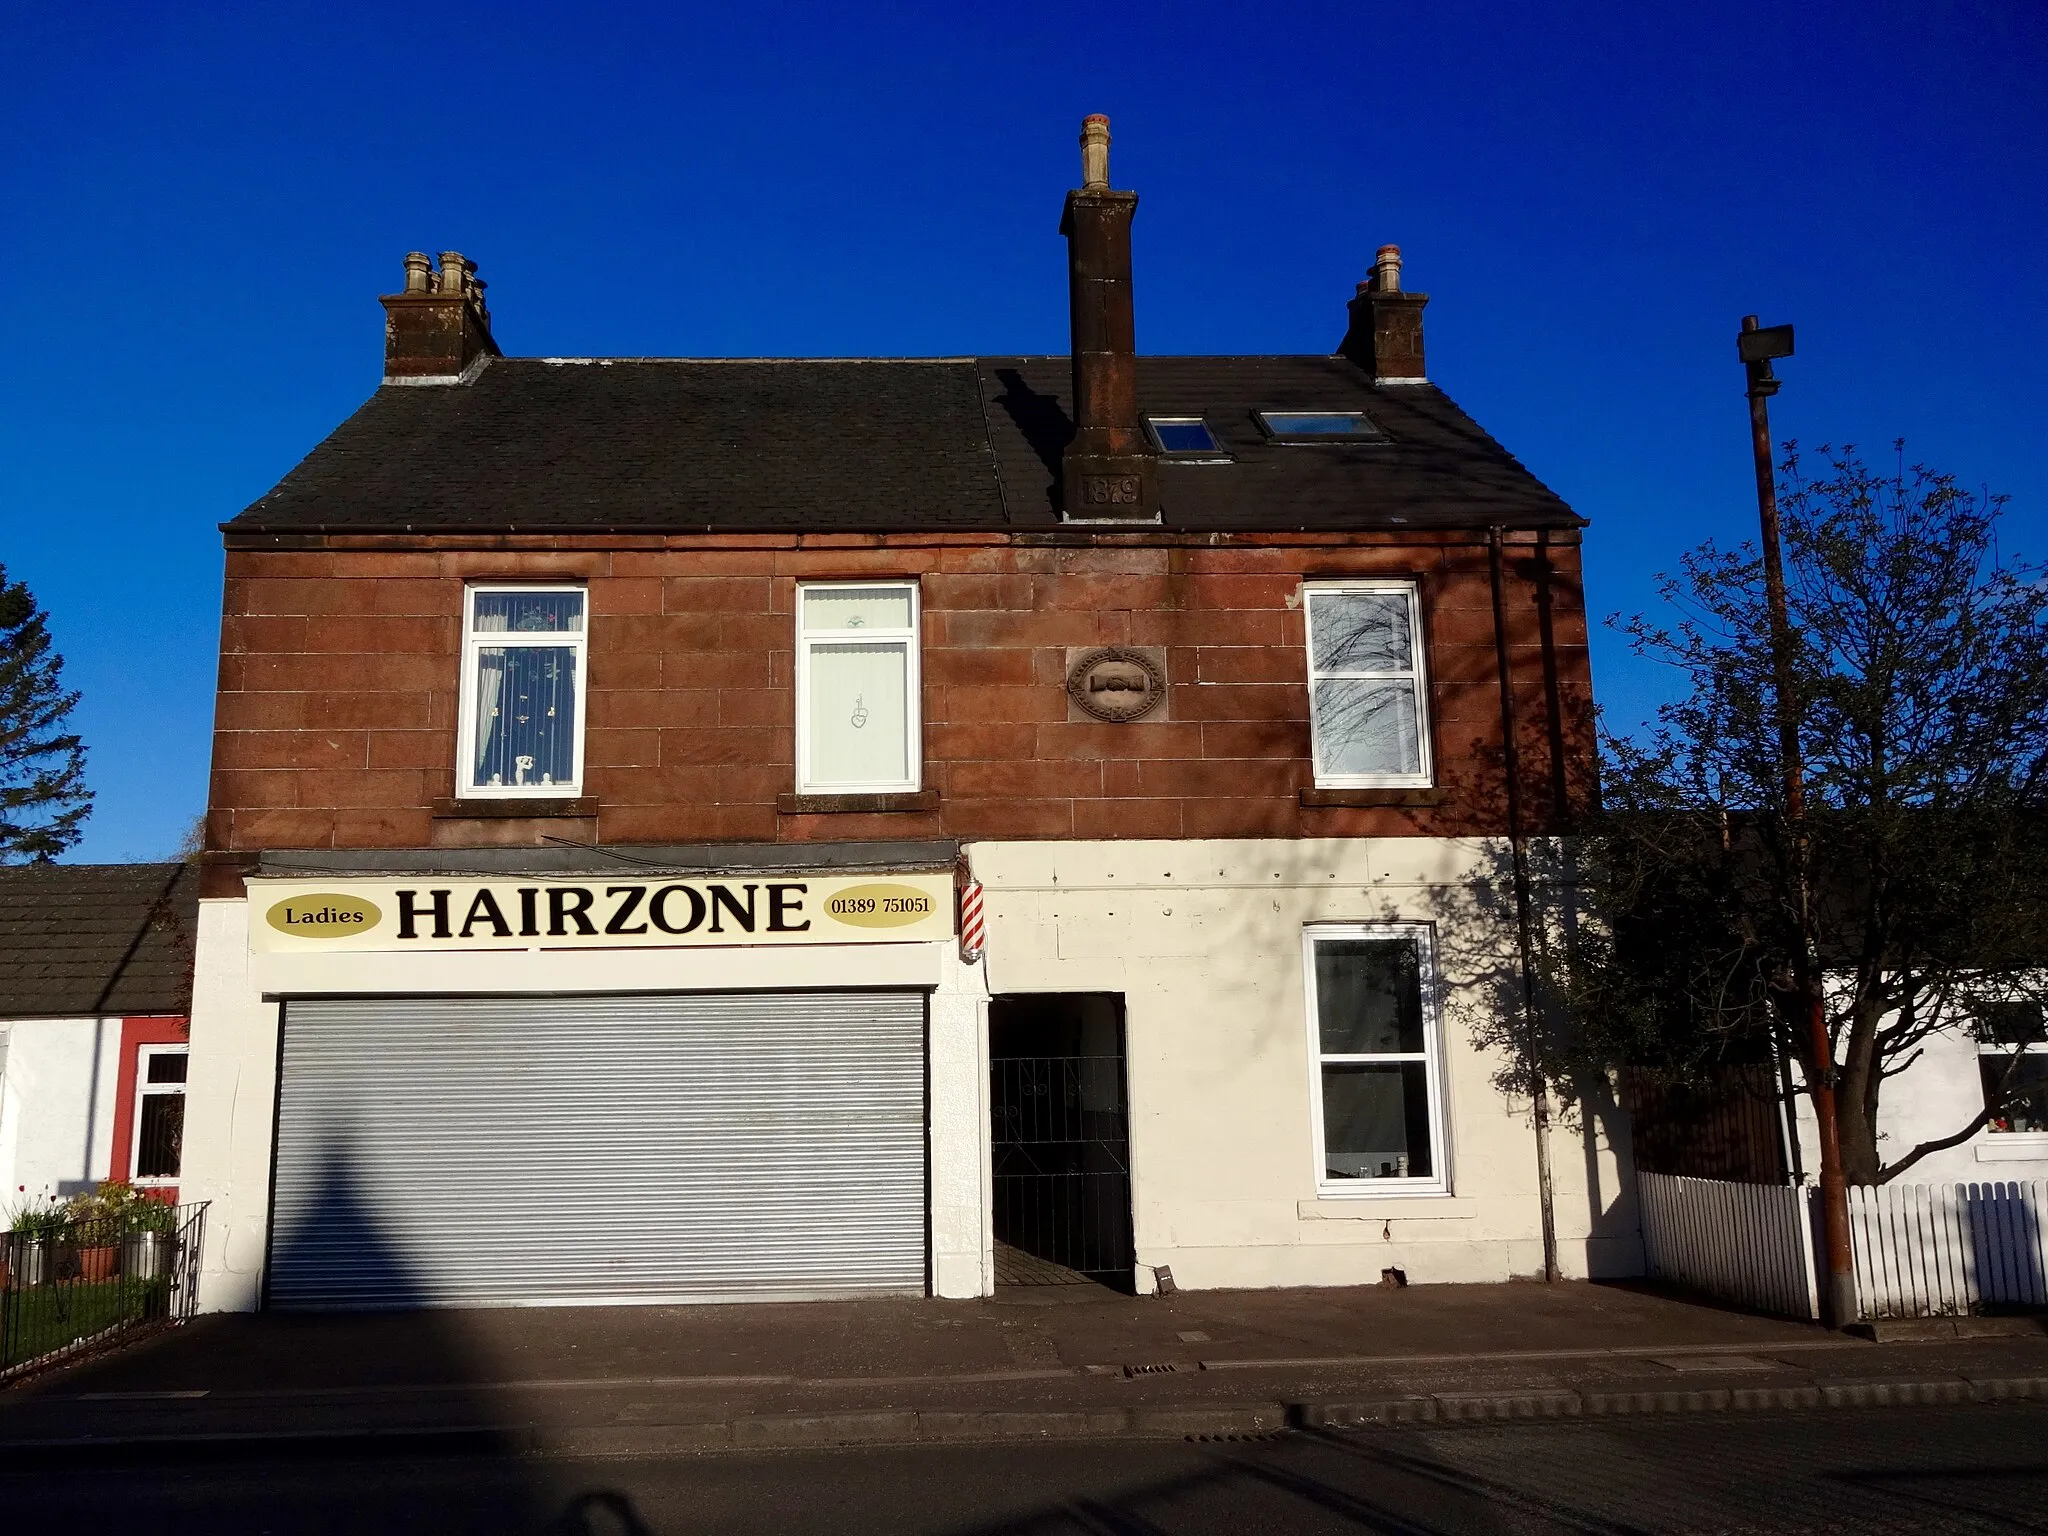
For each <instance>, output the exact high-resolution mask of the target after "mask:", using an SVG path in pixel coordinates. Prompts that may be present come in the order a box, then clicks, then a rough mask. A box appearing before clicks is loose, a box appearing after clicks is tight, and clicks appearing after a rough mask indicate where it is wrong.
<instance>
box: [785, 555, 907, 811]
mask: <svg viewBox="0 0 2048 1536" xmlns="http://www.w3.org/2000/svg"><path fill="white" fill-rule="evenodd" d="M917 620H918V613H917V585H916V583H915V582H862V583H859V584H854V583H840V582H835V583H832V584H830V585H805V586H801V587H799V588H798V589H797V647H796V692H797V706H796V761H797V769H796V778H797V792H798V793H799V794H828V795H829V794H877V793H893V792H906V791H915V790H917V789H918V788H919V787H920V780H921V775H922V773H923V768H924V761H923V758H924V754H923V752H922V750H921V747H920V743H921V740H922V733H921V729H920V726H919V713H920V712H919V707H918V705H919V681H918V634H917Z"/></svg>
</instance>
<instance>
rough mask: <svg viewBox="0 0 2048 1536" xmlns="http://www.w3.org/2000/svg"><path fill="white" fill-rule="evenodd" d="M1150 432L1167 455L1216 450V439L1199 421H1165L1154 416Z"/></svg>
mask: <svg viewBox="0 0 2048 1536" xmlns="http://www.w3.org/2000/svg"><path fill="white" fill-rule="evenodd" d="M1152 430H1153V432H1154V433H1156V434H1157V435H1158V438H1159V446H1160V447H1161V448H1162V449H1164V450H1165V451H1166V452H1168V453H1211V452H1214V451H1215V448H1216V439H1215V438H1214V437H1212V436H1211V435H1210V433H1209V429H1208V427H1206V426H1204V425H1203V424H1202V423H1201V422H1199V421H1166V420H1162V419H1161V418H1160V417H1157V416H1154V417H1153V418H1152Z"/></svg>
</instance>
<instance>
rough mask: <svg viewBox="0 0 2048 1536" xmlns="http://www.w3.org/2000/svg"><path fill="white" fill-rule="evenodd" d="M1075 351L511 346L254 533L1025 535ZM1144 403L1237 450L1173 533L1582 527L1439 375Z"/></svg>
mask: <svg viewBox="0 0 2048 1536" xmlns="http://www.w3.org/2000/svg"><path fill="white" fill-rule="evenodd" d="M1071 392H1072V382H1071V374H1070V370H1069V364H1068V361H1067V359H1066V358H1064V357H1012V358H1004V357H985V358H937V359H809V358H803V359H787V360H762V359H744V360H733V361H709V360H698V359H653V358H619V359H571V360H562V359H542V358H493V359H491V360H490V362H489V363H488V365H487V366H485V367H484V368H483V369H482V371H481V372H480V373H478V374H477V375H476V377H475V378H474V379H473V380H472V381H471V382H469V383H467V384H451V385H433V386H389V385H387V386H385V387H383V388H381V389H379V390H378V391H377V392H376V393H375V394H374V395H372V396H371V397H370V399H369V400H368V401H366V402H365V403H364V404H363V406H362V407H361V409H359V410H358V411H356V413H355V414H354V415H352V416H351V417H349V419H348V420H347V421H345V422H343V423H342V424H341V426H339V427H338V428H336V429H335V431H334V432H333V433H332V434H331V435H330V436H329V437H328V438H327V440H326V441H325V442H323V443H321V444H320V445H319V446H318V447H317V448H315V449H314V450H313V452H312V453H310V454H309V455H307V457H306V458H305V460H304V461H303V462H301V463H300V464H299V465H298V467H297V468H295V469H294V470H292V472H291V473H290V474H288V475H286V476H285V477H284V479H283V480H282V481H280V482H279V483H278V485H277V487H276V488H275V489H274V490H272V491H271V492H270V493H269V494H267V495H265V496H264V497H262V498H261V499H260V500H258V501H256V502H255V503H254V504H252V505H251V506H250V507H249V508H248V509H247V510H246V511H244V512H243V513H242V514H241V515H240V516H239V517H237V518H235V519H234V520H233V521H232V522H230V523H228V524H226V525H225V527H226V529H227V530H228V531H229V532H231V533H261V532H278V533H310V532H321V531H336V532H372V531H378V532H464V531H490V532H506V531H533V532H554V531H565V530H573V529H582V530H599V529H616V530H632V531H642V530H644V531H649V532H655V531H668V532H685V531H749V530H755V531H770V530H773V531H827V532H911V531H920V530H945V529H958V530H976V531H1009V530H1030V529H1050V528H1053V527H1056V526H1058V524H1059V509H1058V486H1059V479H1060V474H1059V465H1060V453H1061V450H1062V449H1063V448H1064V446H1065V445H1066V442H1067V440H1068V439H1069V438H1070V437H1071V436H1072V432H1073V427H1072V421H1071V417H1070V414H1069V397H1070V395H1071ZM1138 397H1139V405H1140V408H1141V410H1143V411H1144V412H1146V413H1148V414H1159V415H1199V416H1201V417H1203V418H1204V419H1205V420H1206V422H1207V423H1208V425H1209V427H1210V429H1211V431H1212V432H1213V433H1214V434H1215V435H1216V437H1217V439H1218V441H1219V444H1220V446H1221V447H1222V449H1223V450H1224V451H1225V452H1226V453H1227V454H1228V455H1229V456H1230V462H1228V463H1199V464H1197V463H1187V462H1181V461H1176V460H1174V459H1172V458H1171V457H1169V458H1166V459H1163V460H1162V461H1161V464H1160V468H1159V482H1160V488H1161V490H1160V494H1161V500H1162V503H1163V507H1164V513H1163V524H1164V526H1165V527H1166V528H1167V529H1169V530H1187V531H1202V532H1209V531H1216V532H1260V531H1267V532H1279V531H1288V530H1301V531H1311V532H1324V531H1351V530H1360V529H1383V528H1390V527H1402V526H1411V527H1416V528H1473V527H1485V526H1488V525H1490V524H1494V523H1500V524H1504V525H1507V526H1511V527H1517V528H1543V527H1550V528H1575V527H1578V526H1579V525H1580V521H1581V520H1580V519H1579V518H1578V516H1577V515H1576V514H1575V513H1573V512H1572V510H1571V509H1570V508H1569V507H1567V506H1566V505H1565V503H1564V502H1563V501H1562V500H1561V499H1559V497H1558V496H1557V495H1556V494H1555V493H1554V492H1552V491H1551V490H1550V489H1549V488H1547V487H1546V486H1544V485H1543V484H1542V482H1540V481H1539V480H1537V479H1536V477H1535V476H1534V475H1532V474H1530V473H1529V471H1528V470H1526V469H1524V468H1523V467H1522V465H1521V464H1520V463H1518V462H1517V461H1516V460H1515V459H1514V457H1513V456H1512V455H1510V454H1509V453H1508V452H1507V450H1506V449H1504V448H1502V447H1501V446H1500V444H1498V443H1496V442H1495V441H1494V440H1493V439H1492V438H1491V437H1489V436H1488V435H1487V434H1486V433H1485V431H1483V430H1482V429H1481V428H1480V427H1479V425H1478V424H1477V423H1476V422H1474V421H1473V420H1472V419H1471V417H1469V416H1467V415H1466V414H1465V413H1464V412H1463V411H1461V410H1459V409H1458V407H1457V406H1456V405H1455V404H1453V403H1452V401H1451V400H1450V398H1449V397H1448V396H1447V395H1445V394H1444V393H1443V392H1442V391H1441V390H1439V389H1437V388H1436V387H1435V386H1434V385H1428V384H1399V385H1384V386H1381V385H1375V383H1374V382H1373V380H1372V379H1371V377H1370V376H1369V375H1368V374H1367V373H1365V372H1364V371H1363V370H1362V369H1360V368H1359V367H1358V366H1357V365H1356V364H1354V363H1352V362H1351V361H1349V360H1348V359H1346V358H1343V357H1336V356H1331V357H1143V358H1140V359H1138ZM1262 409H1266V410H1338V411H1341V410H1353V411H1356V410H1363V411H1365V412H1366V413H1367V414H1368V415H1369V416H1370V417H1371V418H1372V420H1373V422H1374V423H1375V424H1376V425H1377V426H1378V427H1379V428H1380V429H1381V430H1382V431H1383V432H1384V433H1385V434H1386V437H1387V441H1386V442H1383V443H1336V442H1329V443H1316V444H1312V445H1303V444H1282V443H1277V442H1273V441H1270V440H1269V439H1268V438H1267V437H1266V436H1265V435H1264V434H1263V433H1262V432H1261V431H1260V429H1259V427H1258V425H1257V423H1256V421H1255V419H1254V416H1253V413H1254V412H1255V411H1258V410H1262Z"/></svg>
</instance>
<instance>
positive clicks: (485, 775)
mask: <svg viewBox="0 0 2048 1536" xmlns="http://www.w3.org/2000/svg"><path fill="white" fill-rule="evenodd" d="M585 601H586V599H585V594H584V592H583V590H582V588H580V587H471V588H470V589H469V595H468V600H467V609H468V611H467V614H466V617H465V620H464V626H463V628H464V634H463V646H462V658H463V678H462V726H461V740H462V747H461V751H462V760H461V763H460V764H459V766H458V768H457V783H458V785H459V786H460V788H459V789H458V791H457V792H458V793H459V794H463V795H470V796H476V797H479V798H481V797H492V796H499V795H506V796H542V797H545V796H549V795H575V794H577V793H579V792H580V790H581V784H582V778H583V692H584V687H583V677H584V664H585V655H584V650H585V646H584V635H585V631H584V610H585Z"/></svg>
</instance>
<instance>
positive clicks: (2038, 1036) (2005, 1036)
mask: <svg viewBox="0 0 2048 1536" xmlns="http://www.w3.org/2000/svg"><path fill="white" fill-rule="evenodd" d="M2041 1012H2042V1010H2041V1005H2040V1004H2039V1003H1980V1004H1979V1005H1978V1007H1977V1027H1976V1031H1975V1033H1976V1036H1977V1038H1978V1039H1979V1040H1981V1041H1983V1042H1984V1043H1985V1044H1986V1045H2039V1044H2041V1043H2042V1040H2043V1038H2044V1036H2043V1034H2042V1028H2041Z"/></svg>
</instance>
